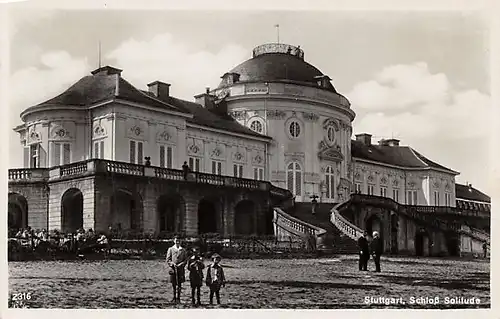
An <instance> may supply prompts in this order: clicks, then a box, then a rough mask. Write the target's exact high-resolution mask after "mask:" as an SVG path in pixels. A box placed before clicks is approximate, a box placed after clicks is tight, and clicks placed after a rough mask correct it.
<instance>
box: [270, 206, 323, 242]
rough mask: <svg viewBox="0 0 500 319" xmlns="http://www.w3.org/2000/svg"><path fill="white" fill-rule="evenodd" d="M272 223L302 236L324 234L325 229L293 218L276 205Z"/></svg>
mask: <svg viewBox="0 0 500 319" xmlns="http://www.w3.org/2000/svg"><path fill="white" fill-rule="evenodd" d="M274 223H275V224H276V225H277V226H278V227H280V228H282V229H285V230H287V231H288V232H290V233H292V234H293V235H295V236H299V237H303V238H306V237H308V236H309V235H313V236H316V237H318V236H322V235H324V234H326V230H324V229H322V228H319V227H317V226H314V225H311V224H309V223H306V222H304V221H302V220H300V219H298V218H295V217H293V216H291V215H289V214H287V213H285V212H284V211H283V210H281V209H280V208H277V207H275V208H274Z"/></svg>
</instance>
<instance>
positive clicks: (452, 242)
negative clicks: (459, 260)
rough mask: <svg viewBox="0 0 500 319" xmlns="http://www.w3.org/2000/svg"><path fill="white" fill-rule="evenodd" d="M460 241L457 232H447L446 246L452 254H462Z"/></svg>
mask: <svg viewBox="0 0 500 319" xmlns="http://www.w3.org/2000/svg"><path fill="white" fill-rule="evenodd" d="M459 246H460V242H459V239H458V236H457V235H456V234H447V235H446V248H447V249H448V254H449V255H450V256H459V255H460V248H459Z"/></svg>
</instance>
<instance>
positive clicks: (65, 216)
mask: <svg viewBox="0 0 500 319" xmlns="http://www.w3.org/2000/svg"><path fill="white" fill-rule="evenodd" d="M61 206H62V207H61V213H62V227H61V229H62V231H63V232H66V233H73V232H75V231H77V230H78V229H80V228H83V194H82V192H81V191H80V190H79V189H77V188H70V189H68V190H67V191H66V192H65V193H64V195H63V196H62V200H61Z"/></svg>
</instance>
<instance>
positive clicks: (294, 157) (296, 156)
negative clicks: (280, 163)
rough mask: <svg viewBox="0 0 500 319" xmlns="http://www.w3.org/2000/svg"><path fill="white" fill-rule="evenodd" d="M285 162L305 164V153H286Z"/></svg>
mask: <svg viewBox="0 0 500 319" xmlns="http://www.w3.org/2000/svg"><path fill="white" fill-rule="evenodd" d="M284 155H285V162H286V163H288V162H299V163H301V165H302V163H303V162H304V158H305V154H304V153H303V152H285V154H284Z"/></svg>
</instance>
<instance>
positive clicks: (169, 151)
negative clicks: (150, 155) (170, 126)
mask: <svg viewBox="0 0 500 319" xmlns="http://www.w3.org/2000/svg"><path fill="white" fill-rule="evenodd" d="M173 166H174V163H173V150H172V147H170V146H169V147H167V167H168V168H172V167H173Z"/></svg>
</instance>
